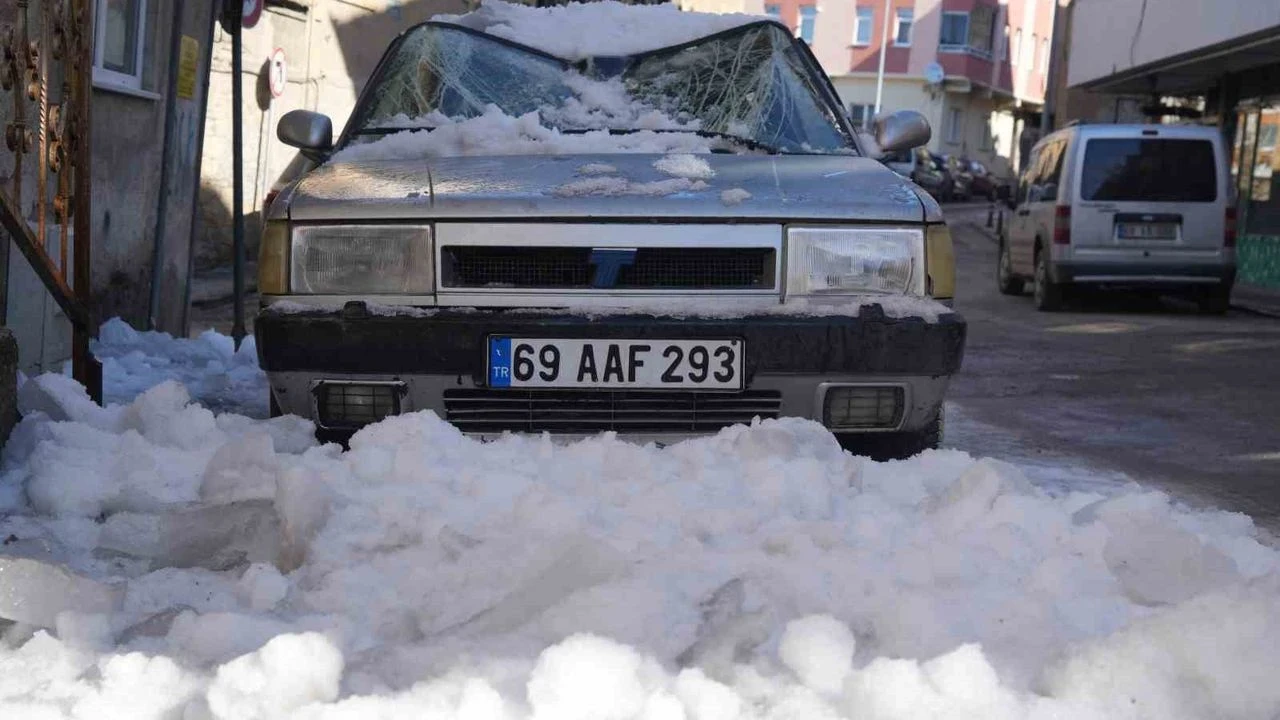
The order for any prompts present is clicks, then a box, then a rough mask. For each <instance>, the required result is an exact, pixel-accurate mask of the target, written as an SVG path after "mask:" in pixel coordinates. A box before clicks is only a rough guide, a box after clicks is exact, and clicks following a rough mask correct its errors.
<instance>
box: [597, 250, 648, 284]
mask: <svg viewBox="0 0 1280 720" xmlns="http://www.w3.org/2000/svg"><path fill="white" fill-rule="evenodd" d="M635 261H636V250H635V248H592V249H591V259H590V260H589V261H588V262H590V263H591V265H592V266H593V267H594V268H595V269H596V272H595V275H594V276H593V277H592V278H591V287H597V288H611V287H614V286H615V285H617V284H618V272H619V271H621V270H622V268H624V267H629V266H631V265H633V264H634V263H635Z"/></svg>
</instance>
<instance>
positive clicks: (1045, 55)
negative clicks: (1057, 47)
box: [1040, 38, 1049, 74]
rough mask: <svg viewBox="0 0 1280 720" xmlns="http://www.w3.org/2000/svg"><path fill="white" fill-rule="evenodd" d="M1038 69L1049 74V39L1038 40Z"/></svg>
mask: <svg viewBox="0 0 1280 720" xmlns="http://www.w3.org/2000/svg"><path fill="white" fill-rule="evenodd" d="M1040 68H1041V69H1042V70H1044V72H1045V73H1046V74H1048V72H1049V38H1040Z"/></svg>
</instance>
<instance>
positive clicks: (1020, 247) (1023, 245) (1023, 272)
mask: <svg viewBox="0 0 1280 720" xmlns="http://www.w3.org/2000/svg"><path fill="white" fill-rule="evenodd" d="M1042 154H1043V149H1042V148H1039V147H1037V148H1033V149H1032V150H1031V157H1029V158H1027V163H1026V165H1025V166H1024V167H1023V169H1022V174H1021V175H1020V176H1019V177H1018V189H1017V195H1015V196H1014V208H1013V215H1012V217H1010V218H1009V231H1008V238H1009V268H1010V269H1011V270H1012V271H1013V274H1014V275H1020V276H1023V277H1030V276H1031V274H1032V272H1033V268H1032V267H1031V260H1032V256H1031V250H1032V242H1033V241H1034V239H1035V235H1034V230H1033V229H1032V228H1031V220H1030V218H1031V201H1032V199H1033V198H1034V197H1035V195H1036V194H1037V193H1038V192H1039V191H1038V189H1037V188H1036V172H1037V170H1038V168H1039V165H1040V158H1041V156H1042Z"/></svg>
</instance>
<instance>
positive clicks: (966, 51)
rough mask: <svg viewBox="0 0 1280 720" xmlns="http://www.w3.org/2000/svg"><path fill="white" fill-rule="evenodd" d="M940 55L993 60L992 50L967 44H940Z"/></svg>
mask: <svg viewBox="0 0 1280 720" xmlns="http://www.w3.org/2000/svg"><path fill="white" fill-rule="evenodd" d="M938 54H939V55H971V56H973V57H976V58H981V59H983V60H991V58H992V55H991V51H990V50H984V49H983V48H980V47H974V46H972V45H967V44H966V45H951V44H947V43H940V44H939V45H938Z"/></svg>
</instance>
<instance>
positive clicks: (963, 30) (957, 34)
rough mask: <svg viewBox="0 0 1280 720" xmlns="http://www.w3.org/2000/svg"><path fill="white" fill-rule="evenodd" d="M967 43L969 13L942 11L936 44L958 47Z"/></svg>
mask: <svg viewBox="0 0 1280 720" xmlns="http://www.w3.org/2000/svg"><path fill="white" fill-rule="evenodd" d="M968 44H969V13H967V12H944V13H942V33H941V35H939V36H938V45H940V46H943V47H946V46H952V47H958V46H964V45H968Z"/></svg>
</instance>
